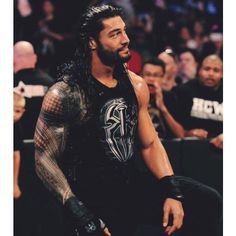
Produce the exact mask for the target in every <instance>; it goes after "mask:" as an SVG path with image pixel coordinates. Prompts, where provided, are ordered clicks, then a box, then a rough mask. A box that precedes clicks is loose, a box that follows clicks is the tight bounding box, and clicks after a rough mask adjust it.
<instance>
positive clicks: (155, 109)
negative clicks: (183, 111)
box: [142, 58, 184, 139]
mask: <svg viewBox="0 0 236 236" xmlns="http://www.w3.org/2000/svg"><path fill="white" fill-rule="evenodd" d="M164 75H165V63H164V62H163V61H162V60H160V59H158V58H151V59H149V60H146V61H145V62H144V63H143V65H142V77H143V79H144V80H145V81H146V82H147V85H148V89H149V92H150V101H149V105H148V112H149V115H150V117H151V119H152V123H153V125H154V127H155V129H156V131H157V132H158V136H159V137H160V138H163V139H166V138H183V137H184V129H183V127H182V126H181V125H180V124H179V123H178V122H177V121H176V120H175V119H174V118H173V116H172V115H171V114H170V112H169V111H168V109H167V107H166V105H165V102H164V97H165V94H166V92H165V91H162V89H161V87H162V82H163V79H164Z"/></svg>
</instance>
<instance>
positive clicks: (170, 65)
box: [158, 52, 177, 77]
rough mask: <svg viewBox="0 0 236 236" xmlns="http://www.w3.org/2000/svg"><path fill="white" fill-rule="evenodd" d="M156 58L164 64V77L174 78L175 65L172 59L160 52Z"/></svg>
mask: <svg viewBox="0 0 236 236" xmlns="http://www.w3.org/2000/svg"><path fill="white" fill-rule="evenodd" d="M158 58H159V59H161V60H162V61H164V62H165V64H166V76H167V77H175V74H176V72H177V65H176V63H175V61H174V59H173V58H172V57H171V56H170V55H168V54H167V53H165V52H162V53H160V54H159V55H158Z"/></svg>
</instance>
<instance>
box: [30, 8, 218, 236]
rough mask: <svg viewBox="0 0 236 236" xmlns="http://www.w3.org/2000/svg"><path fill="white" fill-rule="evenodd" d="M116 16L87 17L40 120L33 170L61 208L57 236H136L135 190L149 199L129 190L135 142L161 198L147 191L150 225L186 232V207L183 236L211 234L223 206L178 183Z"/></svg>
mask: <svg viewBox="0 0 236 236" xmlns="http://www.w3.org/2000/svg"><path fill="white" fill-rule="evenodd" d="M121 16H122V14H121V11H120V9H118V8H115V7H112V6H108V5H102V6H100V7H90V8H88V9H87V11H86V13H85V14H84V15H83V16H82V18H81V21H80V28H79V30H78V37H77V39H78V47H77V51H76V54H75V57H74V59H73V60H72V61H71V62H68V63H66V64H65V65H64V66H62V68H61V73H60V74H59V77H58V82H57V83H55V85H53V86H52V87H51V88H50V89H49V91H48V93H47V94H46V96H45V98H44V101H43V105H42V110H41V113H40V116H39V119H38V122H37V126H36V132H35V139H34V141H35V149H36V150H35V162H36V172H37V174H38V176H39V177H40V178H41V180H42V181H43V182H44V184H45V186H46V187H47V188H48V189H49V190H50V191H51V192H52V193H53V195H54V196H55V197H57V199H58V201H59V203H60V205H61V207H62V208H63V209H64V210H65V219H64V220H65V221H64V223H63V224H62V226H64V227H65V226H66V225H67V227H65V229H64V232H61V233H62V235H63V233H64V235H67V236H69V235H78V234H79V235H80V236H85V235H87V236H89V235H91V236H101V235H106V236H107V235H111V234H112V236H120V235H122V236H131V235H135V234H134V230H135V225H136V224H137V221H140V220H141V219H142V217H143V215H142V213H143V210H142V207H143V206H144V205H145V209H146V206H147V205H148V203H147V202H145V204H143V205H142V203H141V200H140V195H139V194H138V192H136V191H139V192H140V191H141V192H143V193H145V194H144V195H143V196H147V195H148V196H150V195H151V193H150V194H147V193H146V192H145V189H146V188H145V186H144V185H141V184H140V182H138V183H136V185H134V183H135V181H137V180H138V177H137V173H136V172H135V169H134V168H133V161H134V157H135V148H136V145H135V144H136V138H137V139H138V141H139V151H140V152H141V154H142V157H143V158H144V161H145V162H146V164H147V166H148V168H149V169H150V171H151V172H152V175H153V185H154V186H155V189H156V190H157V189H159V191H158V193H159V194H158V195H156V194H154V192H152V195H153V196H155V200H154V201H152V202H153V206H157V205H158V207H159V210H158V212H157V215H158V217H157V218H154V219H153V220H154V221H155V222H156V223H157V222H158V223H159V224H160V227H163V231H165V232H166V233H167V234H168V235H171V234H172V233H173V232H174V231H176V230H177V229H179V228H180V227H181V226H182V224H183V216H184V211H183V207H182V204H184V207H185V214H186V219H187V221H186V222H188V223H186V225H185V227H184V229H187V228H188V229H189V230H190V231H188V233H187V231H186V235H192V236H194V235H195V232H197V231H199V232H197V234H198V235H202V236H203V235H204V232H206V233H207V235H208V236H209V235H212V236H213V235H216V234H215V232H214V231H217V220H218V218H219V216H220V214H221V213H220V212H221V203H220V202H221V198H220V197H219V195H218V194H217V192H216V191H214V190H212V189H210V188H208V187H206V186H203V185H200V184H199V183H196V182H194V181H192V180H189V179H186V178H184V177H181V178H178V177H176V176H175V175H174V173H173V170H172V167H171V165H170V162H169V160H168V157H167V154H166V152H165V150H164V148H163V146H162V144H161V142H160V140H159V138H158V136H157V134H156V131H155V129H154V127H153V124H152V121H151V119H150V117H149V114H148V110H147V106H148V102H149V91H148V87H147V85H146V83H145V81H144V80H143V79H142V78H141V77H139V76H137V75H136V74H134V73H132V72H131V71H128V70H127V69H126V67H125V63H126V62H127V61H128V60H129V58H130V52H129V48H128V45H129V38H128V36H127V34H126V26H125V23H124V21H123V20H122V18H121ZM136 177H137V178H136ZM190 189H191V191H190ZM199 189H201V191H200V190H199ZM133 190H135V192H134V191H133ZM155 192H156V191H155ZM182 192H184V199H185V200H184V201H183V193H182ZM190 202H191V204H190ZM190 205H191V206H190ZM197 205H198V206H197ZM196 206H197V207H196ZM209 208H210V209H209ZM206 209H209V213H208V216H207V220H206V219H204V217H203V216H205V212H203V210H204V211H205V210H206ZM152 210H153V209H152ZM199 210H200V211H199ZM150 211H151V209H150ZM206 211H207V210H206ZM66 222H67V223H66ZM199 223H200V226H199ZM47 224H48V223H47ZM190 225H192V227H190ZM193 225H194V226H193ZM197 225H198V226H197ZM59 226H60V225H58V227H59ZM201 233H202V234H201ZM43 235H45V236H46V235H47V233H45V234H43Z"/></svg>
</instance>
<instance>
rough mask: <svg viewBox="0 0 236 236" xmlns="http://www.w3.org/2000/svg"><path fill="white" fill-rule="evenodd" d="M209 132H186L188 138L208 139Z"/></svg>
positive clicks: (193, 130)
mask: <svg viewBox="0 0 236 236" xmlns="http://www.w3.org/2000/svg"><path fill="white" fill-rule="evenodd" d="M207 135H208V132H207V131H206V130H204V129H191V130H188V131H187V132H186V135H185V136H187V137H197V138H201V139H204V138H207Z"/></svg>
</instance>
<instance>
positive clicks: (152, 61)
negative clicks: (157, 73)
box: [142, 57, 166, 74]
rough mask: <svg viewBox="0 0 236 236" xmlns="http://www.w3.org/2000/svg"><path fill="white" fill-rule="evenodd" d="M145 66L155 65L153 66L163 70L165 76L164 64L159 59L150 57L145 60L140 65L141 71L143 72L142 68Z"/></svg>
mask: <svg viewBox="0 0 236 236" xmlns="http://www.w3.org/2000/svg"><path fill="white" fill-rule="evenodd" d="M146 64H151V65H155V66H160V67H161V68H162V70H163V73H164V74H165V73H166V64H165V62H164V61H162V60H161V59H159V58H156V57H152V58H149V59H147V60H145V61H144V62H143V64H142V70H143V67H144V66H145V65H146Z"/></svg>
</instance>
